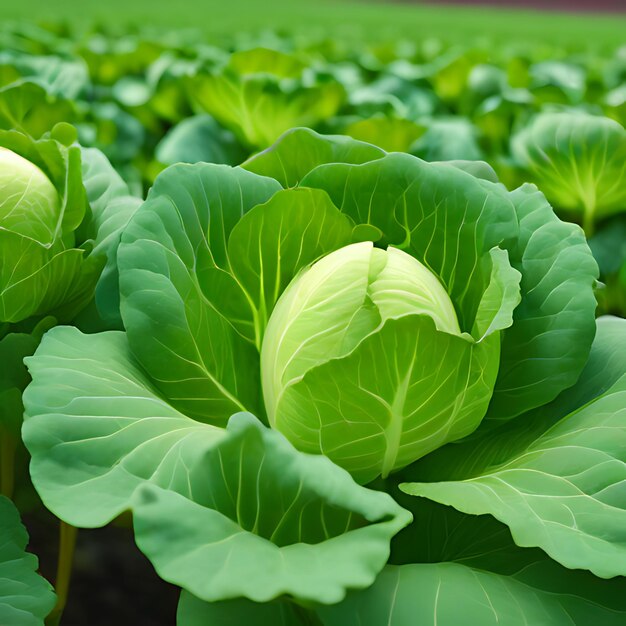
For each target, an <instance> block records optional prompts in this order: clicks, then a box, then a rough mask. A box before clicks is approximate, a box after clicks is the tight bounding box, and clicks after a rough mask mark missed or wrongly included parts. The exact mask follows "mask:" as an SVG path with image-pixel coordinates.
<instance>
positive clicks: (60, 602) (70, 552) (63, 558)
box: [46, 521, 78, 626]
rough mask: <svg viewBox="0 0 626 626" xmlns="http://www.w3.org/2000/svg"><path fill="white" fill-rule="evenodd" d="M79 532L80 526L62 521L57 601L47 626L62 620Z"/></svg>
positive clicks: (54, 624)
mask: <svg viewBox="0 0 626 626" xmlns="http://www.w3.org/2000/svg"><path fill="white" fill-rule="evenodd" d="M77 534H78V528H76V527H75V526H70V525H69V524H66V523H65V522H64V521H60V524H59V560H58V562H57V575H56V580H55V585H54V586H55V590H56V594H57V603H56V605H55V607H54V609H52V612H51V613H50V615H49V616H48V617H47V618H46V626H58V624H59V622H60V621H61V616H62V615H63V611H64V609H65V605H66V603H67V596H68V594H69V589H70V580H71V578H72V565H73V561H74V548H75V547H76V535H77Z"/></svg>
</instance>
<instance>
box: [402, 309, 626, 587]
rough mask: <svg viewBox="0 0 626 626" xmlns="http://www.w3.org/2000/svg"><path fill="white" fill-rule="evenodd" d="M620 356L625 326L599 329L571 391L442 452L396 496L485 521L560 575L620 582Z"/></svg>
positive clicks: (623, 473) (623, 379)
mask: <svg viewBox="0 0 626 626" xmlns="http://www.w3.org/2000/svg"><path fill="white" fill-rule="evenodd" d="M625 354H626V322H624V320H621V319H617V318H603V319H601V320H599V322H598V335H597V338H596V341H595V343H594V345H593V348H592V351H591V356H590V359H589V361H588V364H587V366H586V367H585V369H584V370H583V373H582V374H581V376H580V378H579V380H578V382H577V384H576V385H575V386H574V387H573V388H572V389H568V390H566V391H565V392H563V393H562V394H561V395H560V396H559V397H558V398H557V399H556V400H555V401H554V402H552V403H551V404H549V405H546V406H544V407H541V408H539V409H536V410H535V411H533V412H530V413H528V414H525V415H523V416H520V417H519V418H517V419H516V420H513V421H510V422H507V423H504V424H503V425H501V426H500V427H498V428H495V429H491V428H484V429H479V430H478V431H477V432H476V433H474V434H473V435H472V436H471V437H470V438H468V439H467V440H466V441H465V442H461V443H459V444H453V445H450V446H447V447H445V448H442V449H441V450H440V451H438V452H436V453H434V454H433V455H431V456H430V457H427V458H426V459H424V460H423V461H421V462H419V463H417V464H415V466H413V467H412V468H410V470H407V476H410V477H411V480H414V481H419V482H411V483H406V484H404V485H403V486H402V489H403V490H404V491H405V492H407V493H410V494H412V495H416V496H422V497H427V498H430V499H433V500H435V501H437V502H441V503H444V504H449V505H452V506H454V507H455V508H457V509H459V510H460V511H463V512H465V513H470V514H482V513H490V514H492V515H493V516H494V517H496V518H497V519H499V520H500V521H502V522H504V523H506V524H507V525H508V526H509V527H510V528H511V532H512V535H513V538H514V539H515V542H516V543H517V544H518V545H520V546H538V547H541V548H542V549H543V550H545V551H546V552H547V553H548V554H549V555H550V556H551V557H552V558H553V559H555V560H556V561H558V562H559V563H562V564H563V565H565V566H566V567H569V568H580V569H588V570H590V571H592V572H593V573H594V574H596V575H597V576H601V577H603V578H609V577H611V576H620V575H621V576H623V575H625V574H626V568H625V566H624V563H626V558H625V552H624V545H625V541H624V538H625V534H624V533H625V531H624V529H625V528H626V500H625V499H624V493H623V489H622V486H623V484H624V479H625V477H626V463H625V457H624V453H623V451H624V445H625V441H626V402H625V398H626V362H625V358H624V355H625ZM425 481H433V482H425ZM434 481H437V482H434Z"/></svg>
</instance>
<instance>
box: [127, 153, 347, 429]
mask: <svg viewBox="0 0 626 626" xmlns="http://www.w3.org/2000/svg"><path fill="white" fill-rule="evenodd" d="M181 181H184V184H183V191H182V192H181ZM351 233H352V223H351V222H350V220H349V218H347V217H346V216H344V215H342V214H341V213H340V212H339V211H338V209H337V208H336V207H334V206H333V204H332V203H331V202H330V200H329V198H328V196H327V195H326V194H325V193H324V192H323V191H320V190H311V189H291V190H281V188H280V186H279V184H278V183H277V182H276V181H274V180H272V179H269V178H266V177H263V176H258V175H256V174H253V173H250V172H246V171H245V170H241V169H238V168H235V169H232V168H227V167H224V166H215V165H198V166H176V167H174V168H171V169H169V170H168V171H167V172H165V173H164V174H163V175H161V176H160V177H159V178H158V180H157V183H156V184H155V187H154V190H153V192H152V193H151V195H150V197H149V199H148V201H147V202H146V204H145V205H144V207H142V209H141V210H140V211H139V212H138V213H137V215H136V217H135V218H134V219H133V221H132V222H131V224H130V226H129V227H128V228H127V230H126V232H125V234H124V240H123V243H122V246H121V248H120V253H119V266H120V272H121V289H122V313H123V316H124V321H125V325H126V328H127V330H128V333H129V340H130V343H131V345H132V346H133V350H134V352H135V353H136V354H137V356H138V358H139V359H140V361H141V362H142V364H143V366H144V367H145V368H146V369H147V371H148V372H149V373H150V374H151V375H152V376H153V378H154V379H155V380H156V381H157V382H156V384H157V385H158V387H159V388H160V389H161V390H162V391H163V393H165V394H166V395H167V397H168V398H170V400H172V402H173V403H174V404H175V405H176V406H178V407H179V408H181V410H183V411H185V412H186V413H187V414H189V415H191V416H193V417H197V418H198V419H202V420H203V421H213V422H216V423H224V422H225V420H226V419H227V418H228V417H229V415H230V414H232V413H233V412H236V411H240V410H250V411H252V412H254V413H256V414H257V415H260V416H261V417H262V415H263V412H262V407H261V406H260V403H259V402H260V390H259V385H260V372H259V368H260V366H259V354H258V348H259V347H260V345H261V341H262V338H263V333H264V331H265V326H266V324H267V319H268V316H269V314H270V312H271V310H272V308H273V306H274V304H275V302H276V300H277V298H278V297H279V296H280V294H281V292H282V291H283V290H284V288H285V287H286V285H287V284H288V283H289V282H290V280H291V279H292V278H293V277H294V276H295V274H296V273H297V272H298V271H299V270H300V269H301V268H302V267H304V266H306V265H307V264H309V263H311V262H312V261H314V260H315V259H317V258H318V257H319V256H323V255H324V254H326V253H328V252H330V251H332V250H334V249H336V248H338V247H341V246H343V245H345V244H347V243H349V241H350V237H351Z"/></svg>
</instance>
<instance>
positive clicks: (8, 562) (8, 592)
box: [0, 496, 56, 626]
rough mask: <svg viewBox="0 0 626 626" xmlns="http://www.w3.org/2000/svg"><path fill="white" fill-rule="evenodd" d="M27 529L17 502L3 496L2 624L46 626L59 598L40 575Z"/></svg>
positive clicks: (0, 499) (0, 514)
mask: <svg viewBox="0 0 626 626" xmlns="http://www.w3.org/2000/svg"><path fill="white" fill-rule="evenodd" d="M27 543H28V535H27V533H26V529H25V528H24V527H23V526H22V524H21V522H20V517H19V513H18V512H17V509H16V508H15V506H14V505H13V503H12V502H11V501H10V500H9V499H8V498H5V497H4V496H0V624H6V625H7V626H43V623H44V622H43V620H44V618H45V617H46V615H48V613H49V612H50V611H51V610H52V607H53V606H54V603H55V600H56V597H55V595H54V591H53V590H52V586H51V585H50V583H48V581H47V580H45V579H44V578H42V577H41V576H39V575H38V574H37V567H38V564H37V557H35V556H34V555H32V554H30V553H28V552H26V551H25V548H26V544H27Z"/></svg>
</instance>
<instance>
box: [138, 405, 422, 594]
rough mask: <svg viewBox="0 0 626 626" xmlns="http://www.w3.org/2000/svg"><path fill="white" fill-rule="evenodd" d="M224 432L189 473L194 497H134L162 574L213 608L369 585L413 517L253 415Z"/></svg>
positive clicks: (145, 540) (145, 491) (143, 544)
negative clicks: (220, 603)
mask: <svg viewBox="0 0 626 626" xmlns="http://www.w3.org/2000/svg"><path fill="white" fill-rule="evenodd" d="M227 431H228V433H229V436H228V438H227V439H226V440H225V441H224V442H223V443H222V444H221V445H220V446H219V447H216V448H214V449H213V450H212V451H208V452H207V454H206V455H205V457H204V458H203V459H202V460H200V461H199V462H198V463H196V464H195V465H194V466H193V467H192V468H191V471H190V473H189V477H188V482H189V490H188V491H189V494H190V495H189V496H188V497H184V496H182V495H179V494H177V493H175V492H173V491H169V490H165V489H162V488H160V487H156V486H151V485H146V486H145V487H144V488H142V490H140V491H139V492H138V494H137V497H136V499H135V502H134V504H133V512H134V520H135V536H136V539H137V543H138V545H139V547H140V548H141V550H142V551H143V552H144V553H145V554H146V555H147V556H148V558H150V560H151V561H152V563H153V565H154V566H155V568H156V570H157V572H159V575H160V576H161V577H162V578H164V579H165V580H168V581H169V582H172V583H175V584H177V585H179V586H181V587H183V588H185V589H187V590H188V591H190V592H192V593H193V594H194V595H195V596H197V597H199V598H202V599H204V600H208V601H215V600H222V599H227V598H236V597H240V596H243V597H246V598H249V599H251V600H254V601H256V602H266V601H268V600H271V599H273V598H276V597H278V596H281V595H284V594H287V595H292V596H295V597H297V598H300V599H301V600H307V601H317V602H321V603H323V604H329V603H334V602H338V601H340V600H341V599H342V598H343V596H344V595H345V591H346V589H349V588H363V587H367V586H369V585H370V584H372V582H373V581H374V579H375V577H376V575H377V573H378V572H379V571H380V570H381V569H382V567H383V566H384V564H385V563H386V561H387V558H388V557H389V541H390V539H391V537H392V536H393V535H394V534H396V533H397V532H398V531H399V530H400V529H401V528H403V527H404V526H406V525H407V524H408V523H410V521H411V514H410V513H408V512H407V511H405V510H404V509H402V508H400V507H399V506H398V505H397V504H396V503H395V502H394V500H393V499H392V498H391V496H389V495H387V494H385V493H382V492H378V491H371V490H369V489H365V488H364V487H359V486H357V485H356V484H355V483H354V481H353V480H352V478H351V477H350V475H349V474H348V473H347V472H345V471H344V470H342V469H340V468H339V467H337V466H336V465H334V464H333V463H332V462H331V461H330V460H329V459H327V458H325V457H323V456H310V455H306V454H302V453H299V452H297V451H296V450H295V449H294V448H293V447H292V446H291V444H289V443H288V442H287V441H286V439H284V437H283V436H282V435H280V434H279V433H277V432H276V431H272V430H270V429H267V428H265V427H264V426H262V425H261V424H260V423H259V422H258V420H256V419H255V418H254V417H252V416H251V415H249V414H245V413H241V414H238V415H234V416H233V417H232V418H231V420H230V421H229V423H228V428H227ZM329 563H332V564H333V565H332V567H331V568H329ZM269 572H271V575H268V573H269Z"/></svg>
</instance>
